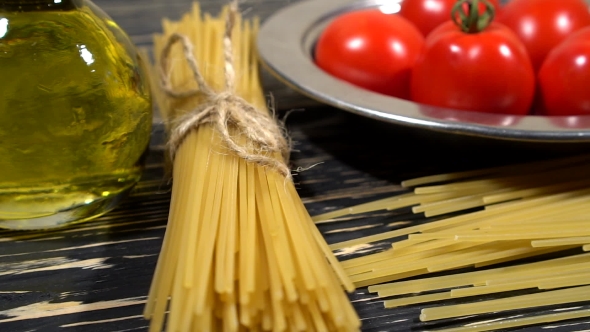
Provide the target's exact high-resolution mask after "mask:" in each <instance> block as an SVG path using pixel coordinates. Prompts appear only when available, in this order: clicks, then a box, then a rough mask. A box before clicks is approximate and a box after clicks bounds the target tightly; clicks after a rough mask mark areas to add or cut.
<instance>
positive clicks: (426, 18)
mask: <svg viewBox="0 0 590 332" xmlns="http://www.w3.org/2000/svg"><path fill="white" fill-rule="evenodd" d="M489 2H490V3H491V4H492V5H494V7H495V8H496V15H498V13H499V11H500V10H501V8H502V7H501V5H500V1H499V0H489ZM455 3H457V0H404V1H403V2H402V4H401V10H400V11H399V15H401V16H403V17H405V18H407V19H408V20H409V21H410V22H412V23H414V25H416V27H418V29H419V30H420V31H421V32H422V34H423V35H424V36H425V37H427V36H428V34H430V32H432V30H434V29H435V28H436V27H438V26H439V25H441V24H443V23H445V22H447V21H449V20H451V9H452V8H453V6H454V5H455ZM480 7H481V10H480V11H481V12H483V10H484V8H485V6H484V5H483V4H480Z"/></svg>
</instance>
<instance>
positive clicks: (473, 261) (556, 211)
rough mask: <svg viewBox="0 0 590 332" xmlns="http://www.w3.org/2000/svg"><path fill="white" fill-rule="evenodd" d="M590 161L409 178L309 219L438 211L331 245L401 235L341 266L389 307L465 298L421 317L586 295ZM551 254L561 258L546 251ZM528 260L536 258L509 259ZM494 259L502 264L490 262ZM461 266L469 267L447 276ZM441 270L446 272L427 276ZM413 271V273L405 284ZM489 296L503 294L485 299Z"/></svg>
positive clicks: (546, 318)
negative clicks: (397, 189)
mask: <svg viewBox="0 0 590 332" xmlns="http://www.w3.org/2000/svg"><path fill="white" fill-rule="evenodd" d="M589 161H590V156H588V155H582V156H576V157H568V158H562V159H558V160H550V161H542V162H533V163H527V164H522V165H511V166H506V167H496V168H490V169H484V170H476V171H469V172H461V173H453V174H443V175H436V176H428V177H424V178H418V179H413V180H409V181H405V182H404V183H403V185H404V186H406V187H412V188H413V190H412V191H411V192H409V193H406V194H401V195H398V196H395V197H391V198H386V199H382V200H379V201H375V202H370V203H367V204H363V205H359V206H355V207H351V208H347V209H342V210H338V211H332V212H329V213H326V214H323V215H320V216H316V217H314V220H315V221H316V222H330V221H334V220H333V219H331V218H335V217H338V216H342V215H346V214H351V213H362V212H368V211H375V210H381V209H390V210H393V209H398V208H402V207H412V211H413V212H414V213H423V214H424V215H426V216H427V217H428V216H437V219H436V220H434V221H431V222H427V223H422V224H417V225H411V226H409V227H405V228H400V229H397V230H393V231H390V232H387V233H382V234H376V235H372V236H369V237H364V238H359V239H354V240H350V241H346V242H342V243H336V244H333V245H331V248H332V249H333V250H340V249H345V248H348V247H353V246H360V245H363V244H367V243H372V242H379V241H385V240H390V239H393V238H396V237H405V239H403V240H398V241H394V242H393V243H392V247H391V249H389V250H386V251H384V252H379V253H375V254H370V255H366V256H362V257H358V258H353V259H349V260H347V261H344V262H343V263H342V265H343V267H344V269H345V271H346V273H347V274H348V275H349V276H350V277H351V279H352V281H353V282H354V283H355V285H356V286H357V287H361V286H370V287H369V291H370V292H374V293H377V294H378V296H379V297H380V298H383V299H384V305H385V307H387V308H393V307H400V306H407V305H414V304H421V303H431V302H436V301H445V300H456V299H460V298H464V300H462V301H463V302H464V303H461V304H451V305H449V304H446V305H441V306H434V307H432V306H429V307H428V308H425V309H423V310H422V314H421V316H420V319H421V320H422V321H436V320H440V319H447V318H457V317H465V316H470V315H475V314H483V313H491V312H501V311H509V310H516V309H526V308H537V307H544V306H549V305H557V304H567V303H579V302H587V301H590V288H589V287H590V286H588V285H590V254H587V253H584V251H588V250H589V249H590V227H589V225H590V167H589V166H588V165H589ZM557 253H561V254H557ZM549 254H554V256H557V257H559V258H554V259H548V258H543V257H547V256H549ZM542 255H545V256H542ZM531 257H537V258H536V260H537V261H536V262H534V263H527V264H524V263H520V264H514V263H511V262H515V261H517V260H520V259H524V258H531ZM497 264H504V265H507V266H504V267H497V268H492V267H493V266H494V265H497ZM462 268H471V269H473V270H474V271H473V272H461V273H456V274H452V271H458V270H459V269H462ZM445 271H446V273H445V275H443V276H437V277H434V276H430V274H431V273H434V272H445ZM409 277H413V278H412V279H410V280H406V281H401V280H402V279H406V278H409ZM398 280H399V281H398ZM512 291H519V292H517V293H515V292H513V293H510V292H512ZM523 291H525V292H526V294H522V292H523ZM490 294H494V295H499V294H501V296H499V297H500V298H494V299H490V300H482V298H481V296H483V295H490ZM474 296H478V297H477V298H475V300H474V298H471V297H474ZM443 303H444V302H443ZM587 316H590V314H589V313H588V310H581V311H576V312H564V313H560V314H559V315H558V314H551V315H540V316H534V317H526V318H523V317H520V318H513V319H510V320H504V321H503V320H499V321H498V322H497V323H494V324H492V323H489V322H488V323H485V324H475V325H472V326H465V327H462V328H457V329H451V330H453V331H455V330H456V331H484V330H488V329H494V328H501V327H512V326H521V325H526V324H533V323H539V322H550V321H556V320H559V319H568V317H573V318H576V317H587Z"/></svg>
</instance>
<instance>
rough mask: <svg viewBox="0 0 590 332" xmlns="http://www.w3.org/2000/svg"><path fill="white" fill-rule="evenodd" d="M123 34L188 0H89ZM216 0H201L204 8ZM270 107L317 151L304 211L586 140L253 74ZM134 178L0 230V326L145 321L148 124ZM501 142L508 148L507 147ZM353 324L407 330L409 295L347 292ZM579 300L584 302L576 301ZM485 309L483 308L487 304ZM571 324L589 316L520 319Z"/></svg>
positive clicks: (345, 233) (351, 226) (134, 325)
mask: <svg viewBox="0 0 590 332" xmlns="http://www.w3.org/2000/svg"><path fill="white" fill-rule="evenodd" d="M95 2H96V4H98V5H99V6H101V7H102V8H103V9H104V10H105V11H106V12H107V13H109V14H110V15H111V16H112V17H113V18H114V20H115V21H117V22H118V23H119V24H120V25H121V26H122V27H123V28H124V29H125V30H126V31H128V32H129V34H130V35H131V36H132V38H133V40H134V41H135V42H136V43H137V44H138V45H139V46H142V47H150V46H151V36H152V34H153V33H155V32H159V31H160V19H161V18H162V17H169V18H171V19H178V17H179V16H180V14H181V13H183V12H186V11H188V10H189V7H190V1H189V0H151V1H148V0H125V1H119V0H97V1H95ZM291 2H293V1H290V0H249V1H247V2H246V3H245V4H244V5H243V7H244V8H251V10H250V12H249V15H254V14H255V15H259V16H261V17H263V18H264V17H266V16H268V15H269V14H271V13H273V12H274V11H276V10H277V9H279V8H281V7H282V6H284V5H287V4H289V3H291ZM221 3H222V2H221V1H219V0H206V1H202V2H201V4H202V5H203V7H204V9H205V10H209V11H212V12H216V11H217V10H218V8H219V7H220V4H221ZM265 77H266V80H265V85H266V88H267V90H268V91H270V92H273V93H274V94H275V95H276V97H277V100H278V101H279V105H280V106H282V107H281V108H282V110H283V111H284V110H286V109H291V108H301V107H305V110H303V111H300V112H294V113H292V114H291V115H290V117H289V119H288V122H287V125H288V129H289V130H290V133H291V135H292V138H293V140H294V142H295V146H294V150H295V151H294V152H293V153H292V162H293V167H294V168H295V167H298V166H303V167H306V166H310V165H314V164H316V163H321V164H319V165H317V166H316V167H314V168H311V169H309V170H307V171H305V172H302V173H298V174H296V176H295V180H296V182H297V188H298V190H299V193H300V195H301V197H302V199H303V201H304V203H305V204H306V206H307V208H308V209H309V211H310V213H311V214H312V215H314V214H319V213H321V212H325V211H329V210H332V209H335V208H339V207H345V206H351V205H353V204H356V203H361V202H366V201H369V200H373V199H376V198H381V197H385V196H388V195H391V194H392V193H395V192H399V191H400V187H399V183H400V181H401V180H403V179H407V178H411V177H414V176H421V175H427V174H435V173H440V172H446V171H458V170H464V169H469V168H474V167H482V166H492V165H499V164H506V163H509V162H513V161H517V160H533V159H541V158H546V157H549V156H553V155H561V154H567V153H572V152H575V151H580V150H582V149H587V148H588V147H587V146H583V145H577V146H564V145H547V144H525V143H513V142H500V141H491V140H485V139H476V138H468V137H463V136H453V135H444V134H438V133H435V132H424V131H417V130H412V129H407V128H402V127H399V126H393V125H390V124H385V123H380V122H376V121H374V120H369V119H365V118H361V117H359V116H356V115H352V114H348V113H346V112H343V111H340V110H336V109H333V108H330V107H325V106H321V105H317V104H315V103H313V102H311V101H310V100H309V99H306V98H304V97H302V96H299V95H297V94H295V93H293V92H292V91H289V90H288V89H286V88H285V87H283V86H282V85H280V83H278V82H277V81H276V80H271V79H270V78H269V77H268V76H265ZM152 141H153V142H152V149H151V151H150V152H151V153H150V155H149V159H148V165H147V168H146V171H145V174H144V177H143V180H142V182H141V183H140V184H139V185H138V186H137V188H136V189H135V190H134V191H133V193H132V194H131V196H130V197H129V198H128V199H126V200H125V201H124V202H123V203H122V204H121V206H120V207H119V208H117V209H116V210H114V211H112V212H111V213H109V214H107V215H105V216H103V217H101V218H99V219H96V220H94V221H92V222H87V223H85V224H82V225H79V226H76V227H72V228H68V229H63V230H58V231H51V232H39V233H36V232H27V233H20V232H10V231H0V331H1V332H25V331H27V332H28V331H43V332H45V331H47V332H51V331H86V332H87V331H145V330H146V327H147V325H148V322H147V321H145V320H144V319H143V318H142V316H141V313H142V310H143V305H144V303H145V300H146V295H147V292H148V287H149V284H150V281H151V278H152V274H153V271H154V267H155V263H156V260H157V255H158V253H159V250H160V246H161V242H162V237H163V234H164V231H165V227H166V220H167V214H168V204H169V201H170V194H169V189H170V188H169V185H168V182H167V180H166V177H165V172H164V168H163V165H164V164H163V156H164V150H163V145H162V130H161V126H156V130H155V131H154V135H153V140H152ZM511 152H516V153H514V156H512V154H511ZM403 218H407V215H403V214H400V213H399V212H375V213H368V214H364V215H360V216H357V217H354V218H349V219H348V220H346V221H343V222H340V223H335V224H326V225H321V226H320V229H321V231H322V232H323V234H324V235H325V237H326V239H327V241H328V242H330V243H333V242H339V241H342V240H347V239H351V238H356V237H359V236H362V235H370V234H375V233H378V232H383V231H387V230H391V229H392V227H395V226H393V225H392V221H395V220H403ZM351 299H352V300H353V301H354V305H355V308H356V309H357V310H358V312H359V314H360V315H361V317H362V319H363V330H365V331H375V332H376V331H418V330H422V329H425V328H426V327H428V326H426V325H423V323H420V321H419V319H418V315H419V311H420V309H421V308H420V307H418V306H413V307H407V308H401V309H397V310H385V309H383V308H382V302H381V301H379V300H371V295H369V294H367V292H366V289H364V288H361V289H359V290H357V292H355V294H352V295H351ZM586 305H587V306H590V304H586ZM490 317H492V318H493V317H494V316H490ZM550 327H551V331H574V330H576V331H579V330H584V329H586V330H587V329H589V328H590V321H587V320H586V321H575V322H567V323H564V324H550V325H547V326H544V327H539V326H537V327H528V328H524V329H521V330H522V331H541V330H545V329H548V328H550Z"/></svg>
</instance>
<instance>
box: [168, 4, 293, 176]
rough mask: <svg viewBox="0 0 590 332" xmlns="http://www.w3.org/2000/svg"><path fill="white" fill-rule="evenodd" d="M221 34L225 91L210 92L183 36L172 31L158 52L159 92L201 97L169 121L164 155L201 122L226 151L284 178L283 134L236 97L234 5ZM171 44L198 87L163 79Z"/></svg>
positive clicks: (274, 123) (286, 151) (269, 119)
mask: <svg viewBox="0 0 590 332" xmlns="http://www.w3.org/2000/svg"><path fill="white" fill-rule="evenodd" d="M229 9H230V10H229V12H228V16H227V20H226V26H225V33H224V36H223V57H224V62H225V65H224V76H225V82H224V83H225V90H224V91H220V92H216V91H214V90H213V89H212V88H211V87H210V86H209V85H208V84H207V82H205V79H204V77H203V75H202V74H201V70H200V69H199V65H198V63H197V60H196V58H195V57H194V55H193V44H192V43H191V41H190V40H189V38H188V37H186V36H185V35H182V34H179V33H174V34H172V35H170V37H169V38H168V40H167V42H166V44H165V46H164V48H163V50H162V54H161V61H160V79H161V82H160V84H161V87H162V90H163V91H164V92H165V93H166V95H168V96H169V97H171V98H176V99H183V98H187V97H194V96H203V97H204V101H203V103H201V104H200V105H199V106H197V107H196V108H195V109H193V110H192V111H190V112H188V113H186V114H183V115H181V116H179V117H178V118H176V119H173V120H172V123H171V130H170V137H169V139H168V145H169V151H170V156H171V158H172V160H174V157H175V155H176V152H177V151H178V149H179V147H180V145H181V144H182V143H183V141H184V139H185V138H186V137H187V136H188V135H189V134H190V133H191V131H193V130H197V129H198V128H199V127H200V126H202V125H205V124H212V125H213V126H214V128H215V129H216V130H217V131H218V132H219V134H220V136H221V139H222V141H223V142H224V143H225V144H226V145H227V147H228V149H229V150H230V151H232V152H233V153H235V154H236V155H237V156H238V157H240V158H242V159H244V160H246V161H248V162H253V163H256V164H258V165H261V166H264V167H269V168H271V169H274V170H276V171H277V172H279V173H280V174H281V175H283V176H285V177H286V178H289V177H290V176H291V172H290V170H289V168H288V166H287V164H286V161H287V160H288V158H289V153H290V150H291V147H290V144H289V141H288V139H287V138H286V135H285V134H284V132H285V130H284V128H283V127H282V126H280V125H279V124H278V123H277V121H275V120H274V119H273V118H272V117H271V116H270V114H269V112H267V111H266V110H258V109H257V108H256V107H254V106H253V105H251V104H250V103H248V102H247V101H246V100H244V99H243V98H241V97H240V96H238V95H237V94H236V91H235V89H236V87H235V81H236V72H235V67H234V59H233V47H232V40H231V38H232V30H233V28H234V24H235V21H236V15H237V11H238V6H237V1H232V3H231V4H230V6H229ZM176 43H180V44H181V45H182V49H183V54H184V57H185V59H186V61H187V63H188V65H189V67H190V69H191V71H192V74H193V78H194V80H195V82H196V83H197V86H198V88H196V89H191V90H186V91H178V90H176V89H175V88H173V87H172V85H171V83H170V79H169V78H168V76H169V75H168V74H167V72H168V67H169V62H170V51H171V49H172V46H173V45H174V44H176ZM230 127H232V128H234V129H235V130H234V132H236V133H238V135H241V136H243V137H245V138H246V144H245V145H244V144H240V143H238V142H236V139H235V137H234V135H232V134H231V133H230ZM276 153H280V155H281V156H282V157H283V160H277V158H275V157H273V155H274V154H276Z"/></svg>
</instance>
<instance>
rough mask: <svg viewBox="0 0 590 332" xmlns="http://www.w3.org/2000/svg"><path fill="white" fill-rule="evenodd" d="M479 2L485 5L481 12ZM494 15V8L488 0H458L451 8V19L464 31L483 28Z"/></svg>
mask: <svg viewBox="0 0 590 332" xmlns="http://www.w3.org/2000/svg"><path fill="white" fill-rule="evenodd" d="M480 4H483V5H484V7H485V9H484V10H483V12H481V13H480ZM495 15H496V9H495V8H494V5H492V4H491V3H490V2H489V1H488V0H459V1H457V3H455V5H454V6H453V8H452V9H451V19H452V20H453V22H454V23H455V25H456V26H458V27H459V28H460V29H461V31H463V32H465V33H478V32H481V31H483V30H485V29H486V28H487V27H488V26H489V25H490V23H492V21H493V20H494V16H495Z"/></svg>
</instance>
